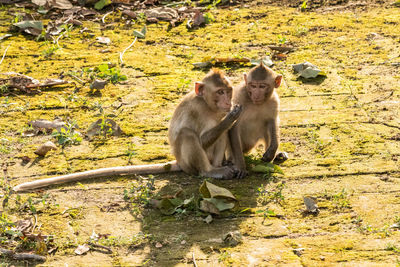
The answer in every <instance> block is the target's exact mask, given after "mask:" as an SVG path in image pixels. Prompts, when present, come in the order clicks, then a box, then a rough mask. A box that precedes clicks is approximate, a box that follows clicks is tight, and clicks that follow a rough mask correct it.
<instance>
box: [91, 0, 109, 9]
mask: <svg viewBox="0 0 400 267" xmlns="http://www.w3.org/2000/svg"><path fill="white" fill-rule="evenodd" d="M109 4H111V0H100V1H98V2H97V3H96V4H95V5H94V8H95V9H97V10H100V9H103V8H104V7H105V6H108V5H109Z"/></svg>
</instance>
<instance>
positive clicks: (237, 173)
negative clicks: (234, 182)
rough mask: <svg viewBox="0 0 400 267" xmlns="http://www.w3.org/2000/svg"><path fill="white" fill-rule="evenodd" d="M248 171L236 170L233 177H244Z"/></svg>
mask: <svg viewBox="0 0 400 267" xmlns="http://www.w3.org/2000/svg"><path fill="white" fill-rule="evenodd" d="M247 174H248V172H247V171H246V170H237V171H236V175H235V178H236V179H244V178H245V177H246V176H247Z"/></svg>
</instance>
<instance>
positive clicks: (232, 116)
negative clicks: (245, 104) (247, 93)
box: [226, 105, 242, 122]
mask: <svg viewBox="0 0 400 267" xmlns="http://www.w3.org/2000/svg"><path fill="white" fill-rule="evenodd" d="M240 113H242V106H241V105H235V106H234V107H233V109H232V110H231V111H230V112H229V113H228V115H226V119H227V120H228V121H230V122H234V121H235V120H237V119H238V118H239V115H240Z"/></svg>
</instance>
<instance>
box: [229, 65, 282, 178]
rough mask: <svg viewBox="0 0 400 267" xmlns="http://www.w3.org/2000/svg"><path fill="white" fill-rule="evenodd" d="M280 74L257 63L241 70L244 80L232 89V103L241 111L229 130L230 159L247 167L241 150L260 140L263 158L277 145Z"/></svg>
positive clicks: (270, 155) (241, 167)
mask: <svg viewBox="0 0 400 267" xmlns="http://www.w3.org/2000/svg"><path fill="white" fill-rule="evenodd" d="M281 82H282V75H279V74H276V73H275V72H274V71H273V70H271V69H270V68H268V67H266V66H264V65H263V64H262V63H260V64H259V65H258V66H256V67H254V68H252V69H251V70H250V71H249V73H248V74H244V83H242V84H241V85H239V86H238V87H237V88H235V90H234V96H233V103H234V104H238V105H241V106H242V109H243V111H242V114H241V115H240V117H239V119H238V120H237V121H236V123H235V124H234V126H233V127H232V129H231V130H230V131H229V137H230V141H231V147H232V157H233V162H234V164H235V165H236V166H237V168H238V169H239V170H241V171H245V170H246V165H245V161H244V158H243V153H247V152H249V151H250V150H251V149H252V148H254V147H255V146H256V145H257V144H258V143H259V142H260V141H261V142H262V143H263V144H264V147H265V153H264V154H263V157H262V160H264V161H267V162H270V161H272V160H274V158H275V154H276V151H277V149H278V146H279V117H278V110H279V97H278V94H277V93H276V91H275V88H278V87H279V86H280V84H281Z"/></svg>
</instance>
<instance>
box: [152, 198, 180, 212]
mask: <svg viewBox="0 0 400 267" xmlns="http://www.w3.org/2000/svg"><path fill="white" fill-rule="evenodd" d="M182 204H183V200H182V199H180V198H171V199H170V198H164V199H162V200H160V201H159V202H157V208H159V209H160V211H161V213H162V214H164V215H172V214H174V213H175V212H176V210H177V209H178V208H179V207H181V206H182Z"/></svg>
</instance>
